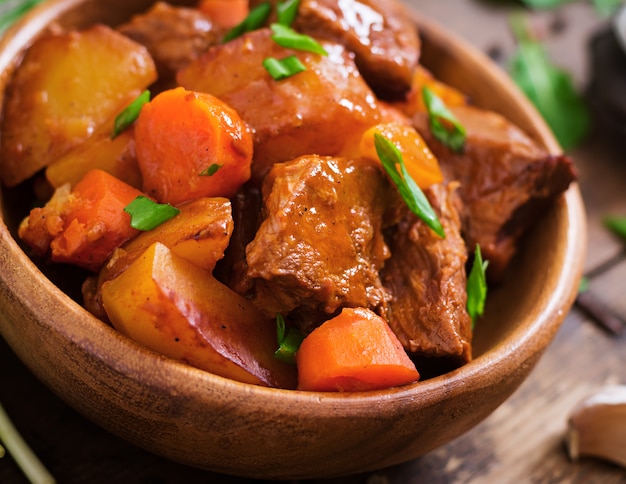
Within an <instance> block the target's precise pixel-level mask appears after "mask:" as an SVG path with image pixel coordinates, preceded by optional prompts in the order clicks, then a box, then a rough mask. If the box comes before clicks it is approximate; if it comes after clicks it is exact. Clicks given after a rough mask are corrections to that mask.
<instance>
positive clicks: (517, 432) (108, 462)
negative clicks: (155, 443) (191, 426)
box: [0, 0, 626, 484]
mask: <svg viewBox="0 0 626 484" xmlns="http://www.w3.org/2000/svg"><path fill="white" fill-rule="evenodd" d="M408 3H410V4H411V5H412V6H414V7H415V8H416V9H418V10H420V11H422V12H424V13H425V14H427V15H429V16H431V17H433V18H435V19H438V20H440V21H441V22H442V23H443V24H445V25H447V26H449V27H451V28H452V29H454V30H456V31H457V33H458V34H460V35H462V36H464V37H465V38H467V39H468V40H469V41H470V42H472V43H474V44H475V45H477V46H478V47H479V48H481V49H482V50H483V51H485V52H491V53H492V54H493V53H494V52H497V53H498V58H499V59H504V58H506V57H507V55H509V54H510V52H511V50H512V49H513V47H514V46H513V43H512V40H511V37H510V34H509V33H508V28H507V24H506V21H507V16H508V14H509V11H508V10H506V9H504V8H495V7H493V6H490V5H489V4H487V3H479V2H472V1H465V0H448V1H446V2H441V1H437V0H410V1H409V2H408ZM583 3H585V5H581V4H583ZM556 15H557V14H554V13H543V14H541V15H538V16H537V17H536V19H535V22H537V23H539V24H540V25H546V26H549V25H551V22H554V21H555V19H557V20H559V19H560V21H561V22H563V24H562V26H561V28H560V30H558V32H556V33H554V32H552V33H550V35H549V36H548V37H547V38H546V43H547V45H548V48H549V51H550V53H551V55H552V56H553V57H554V58H556V59H558V60H559V61H560V63H561V64H562V65H563V67H565V68H567V69H569V70H570V71H571V72H572V73H573V75H574V77H575V79H576V81H577V82H578V83H579V85H580V86H581V87H582V88H584V87H585V86H586V85H587V83H588V81H589V76H590V75H592V73H590V72H588V71H587V67H588V65H589V60H588V58H587V57H586V55H587V54H586V47H587V41H588V38H589V36H590V35H591V34H592V33H593V32H594V31H595V29H599V28H602V26H603V25H604V21H603V20H602V19H600V18H598V17H597V16H596V15H595V13H594V12H593V10H592V9H591V7H590V6H589V5H587V4H586V2H575V4H573V5H572V6H571V7H570V6H568V7H567V8H565V9H563V10H561V12H560V13H559V14H558V15H560V17H558V18H557V17H556ZM589 95H590V96H593V93H590V94H589ZM572 156H573V157H574V159H575V161H576V164H577V166H578V169H579V174H580V185H581V190H582V193H583V196H584V198H585V200H586V204H587V210H588V215H589V233H588V234H580V235H581V237H583V236H587V237H588V239H589V255H588V257H587V263H586V268H587V272H588V274H589V275H590V287H589V291H591V294H592V296H593V297H594V298H595V299H597V300H598V301H600V302H601V303H602V304H603V305H604V306H606V307H607V308H610V310H611V311H612V312H614V313H615V314H616V315H617V316H618V317H619V318H622V319H624V318H626V298H625V297H624V290H623V288H624V282H626V259H624V258H623V257H622V255H621V254H622V252H623V244H622V242H621V241H619V240H618V239H616V238H615V237H614V236H613V235H612V234H610V233H608V232H607V231H606V229H604V227H603V226H602V223H601V220H602V217H603V216H604V215H606V214H607V213H612V214H621V215H626V196H624V183H625V181H626V151H625V150H624V148H623V140H621V139H618V138H617V137H613V136H612V135H611V134H610V132H609V130H607V129H603V128H602V127H601V126H600V125H596V126H595V128H594V129H593V130H592V132H591V134H590V137H589V139H587V140H586V141H585V142H584V143H583V144H582V146H580V147H579V148H578V149H576V150H574V151H573V152H572ZM609 262H610V263H609ZM591 316H592V315H590V314H589V313H588V312H587V311H584V310H582V309H581V308H579V307H574V308H573V309H572V310H571V312H570V314H569V315H568V316H567V318H566V320H565V322H564V324H563V326H562V328H561V330H560V331H559V333H558V334H557V337H556V338H555V340H554V341H553V343H552V345H551V346H550V347H549V348H548V350H547V351H546V352H545V354H544V356H543V357H542V359H541V360H540V362H539V364H538V365H537V367H536V368H535V369H534V370H533V372H532V374H531V376H530V378H529V379H528V380H527V381H526V382H525V383H524V384H523V385H522V386H521V387H520V388H519V390H517V392H516V393H515V394H514V395H513V396H512V397H511V398H510V399H509V400H508V401H507V402H506V403H504V404H503V405H502V406H501V407H499V408H498V409H497V410H496V411H495V412H494V413H493V414H492V415H491V416H490V417H489V418H488V419H487V420H485V421H484V422H483V423H481V424H480V425H478V426H477V427H475V428H474V429H473V430H471V431H470V432H469V433H467V434H466V435H464V436H462V437H460V438H458V439H456V440H455V441H453V442H451V443H450V444H448V445H446V446H444V447H442V448H440V449H438V450H436V451H434V452H432V453H430V454H428V455H425V456H423V457H420V458H418V459H416V460H414V461H411V462H408V463H406V464H403V465H400V466H396V467H393V468H390V469H386V470H383V471H378V472H375V473H371V474H366V475H358V476H354V477H352V478H349V479H341V480H327V481H318V482H320V483H321V482H325V483H326V484H332V483H336V482H348V483H351V482H354V483H368V484H377V483H418V482H419V483H422V482H428V483H457V482H458V483H461V482H463V483H465V482H498V483H506V482H535V483H551V482H559V483H561V482H584V483H596V482H597V483H618V482H626V477H625V473H624V470H623V469H621V468H619V467H617V466H615V465H612V464H610V463H606V462H602V461H600V460H597V459H590V458H589V459H588V458H584V459H581V460H580V461H579V462H571V461H570V460H569V459H568V457H567V454H566V452H565V447H564V445H563V439H564V435H565V429H566V424H567V415H568V413H569V411H570V410H571V409H572V407H573V406H574V405H575V404H576V403H577V402H578V401H579V400H581V399H582V398H584V397H586V396H588V395H589V394H591V393H593V392H594V391H596V390H597V389H599V388H600V387H602V386H603V385H605V384H612V383H625V382H626V365H625V364H624V362H625V361H626V341H625V336H624V335H623V334H622V335H613V334H610V333H609V332H607V331H605V330H604V329H602V328H601V327H599V326H598V325H597V324H595V323H594V321H593V318H592V317H591ZM34 351H36V349H34ZM0 401H2V403H3V405H4V406H5V409H6V410H7V411H8V413H9V414H10V415H11V417H12V419H13V420H14V422H15V424H16V426H17V427H18V428H19V430H20V431H21V432H22V434H23V436H24V437H25V438H26V440H27V441H28V442H29V443H30V445H31V446H32V447H33V449H34V450H35V451H36V453H37V454H38V455H40V457H41V458H42V460H43V461H44V463H45V465H46V466H47V467H48V468H49V469H50V470H51V472H52V473H53V474H54V475H55V476H56V478H57V479H58V482H60V483H84V482H143V483H175V482H176V483H178V482H189V483H196V482H198V483H200V482H217V483H227V484H239V483H246V482H253V481H250V480H248V479H240V478H235V477H229V476H221V475H216V474H211V473H206V472H203V471H200V470H196V469H191V468H188V467H184V466H180V465H177V464H175V463H172V462H169V461H166V460H163V459H160V458H159V457H157V456H154V455H152V454H149V453H146V452H144V451H142V450H141V449H138V448H136V447H133V446H132V445H130V444H128V443H126V442H124V441H122V440H120V439H118V438H116V437H114V436H112V435H110V434H108V433H107V432H105V431H104V430H102V429H100V428H99V427H97V426H96V425H94V424H92V423H91V422H89V421H87V420H86V419H84V418H82V417H81V416H80V415H78V414H77V413H76V412H75V411H73V410H72V409H71V408H69V407H68V406H67V405H65V404H64V403H63V402H62V401H61V400H59V399H58V398H57V397H56V396H54V395H53V394H52V393H51V392H50V391H48V389H47V388H46V387H45V386H43V385H42V384H41V383H40V382H39V381H37V380H36V378H35V377H33V376H32V374H31V373H30V372H29V371H28V370H27V369H26V368H25V367H24V366H23V365H22V364H21V363H20V362H19V361H18V360H17V358H15V356H14V355H13V353H12V352H11V350H10V349H9V348H8V347H7V346H6V344H5V343H4V342H1V341H0ZM22 482H26V480H25V478H24V477H23V476H22V474H21V473H20V471H19V469H18V468H17V466H16V465H15V463H14V462H13V461H12V459H11V458H10V457H9V456H5V457H4V458H3V459H0V483H22Z"/></svg>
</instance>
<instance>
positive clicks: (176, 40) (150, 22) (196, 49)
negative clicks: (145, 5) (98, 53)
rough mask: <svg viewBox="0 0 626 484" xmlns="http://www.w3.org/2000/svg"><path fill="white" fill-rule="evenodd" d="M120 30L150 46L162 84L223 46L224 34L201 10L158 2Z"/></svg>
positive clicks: (119, 28)
mask: <svg viewBox="0 0 626 484" xmlns="http://www.w3.org/2000/svg"><path fill="white" fill-rule="evenodd" d="M118 30H119V31H120V32H121V33H123V34H124V35H126V36H128V37H130V38H131V39H133V40H135V41H136V42H138V43H140V44H142V45H145V46H146V48H147V49H148V51H149V52H150V55H152V58H153V59H154V61H155V63H156V66H157V71H158V73H159V81H160V82H161V84H167V82H171V81H173V80H174V77H175V73H176V71H178V70H179V69H181V68H182V67H184V66H186V65H187V64H188V63H189V62H191V61H192V60H193V59H195V58H196V57H198V56H199V55H200V54H201V53H202V52H204V51H205V50H207V49H208V48H209V46H211V45H214V44H217V43H219V42H220V39H221V38H222V35H223V32H221V31H220V30H219V29H217V28H216V27H215V26H214V25H213V23H212V22H211V20H210V19H209V18H208V17H206V16H205V15H203V14H202V12H200V11H199V10H197V9H192V8H184V7H173V6H171V5H169V4H167V3H165V2H157V3H156V4H154V6H153V7H152V8H150V10H148V11H147V12H145V13H143V14H139V15H136V16H134V17H133V18H132V19H131V20H130V22H128V23H126V24H124V25H121V26H120V27H118Z"/></svg>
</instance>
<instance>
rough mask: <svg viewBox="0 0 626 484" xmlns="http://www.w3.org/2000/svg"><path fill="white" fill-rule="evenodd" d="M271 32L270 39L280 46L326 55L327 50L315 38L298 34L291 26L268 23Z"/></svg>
mask: <svg viewBox="0 0 626 484" xmlns="http://www.w3.org/2000/svg"><path fill="white" fill-rule="evenodd" d="M270 28H271V29H272V32H273V34H274V35H272V40H273V41H274V42H276V43H277V44H278V45H280V46H281V47H285V48H287V49H295V50H302V51H306V52H313V53H314V54H320V55H328V52H326V50H325V49H324V47H322V46H321V45H320V44H319V43H318V42H317V41H316V40H315V39H313V38H312V37H309V36H308V35H304V34H299V33H298V32H296V31H295V30H293V29H292V28H291V27H287V26H286V25H281V24H272V25H270Z"/></svg>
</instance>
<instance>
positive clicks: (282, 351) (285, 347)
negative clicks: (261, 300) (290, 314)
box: [274, 314, 304, 365]
mask: <svg viewBox="0 0 626 484" xmlns="http://www.w3.org/2000/svg"><path fill="white" fill-rule="evenodd" d="M276 336H277V339H278V349H277V350H276V351H275V352H274V358H276V359H278V360H280V361H282V362H284V363H289V364H292V365H293V364H295V362H296V352H297V351H298V348H300V344H301V343H302V340H303V339H304V335H303V334H302V333H301V332H300V331H298V330H297V329H295V328H287V327H286V326H285V318H283V316H282V314H277V315H276Z"/></svg>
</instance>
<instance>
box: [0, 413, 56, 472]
mask: <svg viewBox="0 0 626 484" xmlns="http://www.w3.org/2000/svg"><path fill="white" fill-rule="evenodd" d="M0 441H2V442H3V443H4V446H5V447H6V450H7V451H8V452H9V453H10V454H11V456H12V457H13V460H14V461H15V462H16V463H17V465H18V466H19V467H20V469H21V470H22V472H23V473H24V475H25V476H26V477H27V478H28V481H29V482H32V483H36V484H54V483H55V482H56V481H55V479H54V477H53V476H52V475H51V474H50V472H49V471H48V469H46V468H45V467H44V465H43V464H42V462H41V461H40V460H39V458H38V457H37V456H36V455H35V453H34V452H33V451H32V449H31V448H30V447H29V446H28V444H27V443H26V441H25V440H24V438H23V437H22V436H21V435H20V433H19V432H18V430H17V429H16V428H15V425H13V422H11V419H10V418H9V416H8V415H7V413H6V412H5V411H4V408H3V407H2V405H0ZM0 457H2V456H1V455H0Z"/></svg>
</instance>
